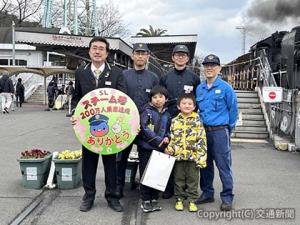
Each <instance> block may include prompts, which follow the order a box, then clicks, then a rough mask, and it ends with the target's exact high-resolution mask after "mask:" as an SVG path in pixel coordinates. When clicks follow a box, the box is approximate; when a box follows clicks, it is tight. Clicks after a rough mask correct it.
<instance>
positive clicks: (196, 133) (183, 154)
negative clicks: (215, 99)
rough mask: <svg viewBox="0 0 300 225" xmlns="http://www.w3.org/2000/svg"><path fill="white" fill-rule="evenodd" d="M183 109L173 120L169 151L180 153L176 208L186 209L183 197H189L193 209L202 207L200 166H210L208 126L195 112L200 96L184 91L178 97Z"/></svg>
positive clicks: (177, 162) (176, 173)
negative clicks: (199, 205) (205, 127)
mask: <svg viewBox="0 0 300 225" xmlns="http://www.w3.org/2000/svg"><path fill="white" fill-rule="evenodd" d="M177 107H178V109H179V110H180V113H179V114H178V116H176V117H175V118H174V119H173V120H172V123H171V128H170V133H171V140H170V143H169V145H168V147H167V148H166V149H165V153H167V154H169V155H173V156H175V157H176V163H175V166H174V177H175V197H176V204H175V209H176V210H177V211H182V210H183V209H184V206H183V199H184V198H187V200H188V201H189V211H190V212H196V211H197V210H198V208H197V206H196V205H195V203H194V201H195V200H196V199H197V198H198V186H199V168H204V167H206V158H207V145H206V134H205V130H204V127H203V125H202V123H201V121H200V117H199V115H198V113H196V112H194V110H195V108H196V100H195V97H194V95H193V94H183V95H181V96H180V97H179V98H178V101H177Z"/></svg>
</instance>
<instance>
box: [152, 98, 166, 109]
mask: <svg viewBox="0 0 300 225" xmlns="http://www.w3.org/2000/svg"><path fill="white" fill-rule="evenodd" d="M166 100H167V99H166V96H164V95H163V94H156V95H153V96H152V98H151V103H152V104H153V105H154V106H155V107H156V108H159V109H162V108H163V107H164V105H165V103H166Z"/></svg>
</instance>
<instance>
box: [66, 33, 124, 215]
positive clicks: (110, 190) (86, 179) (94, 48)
mask: <svg viewBox="0 0 300 225" xmlns="http://www.w3.org/2000/svg"><path fill="white" fill-rule="evenodd" d="M108 52H109V43H108V42H107V40H106V39H104V38H101V37H94V38H93V39H92V40H91V41H90V44H89V56H90V58H91V61H92V62H91V63H89V64H87V65H86V66H83V67H80V68H78V69H77V70H76V72H75V91H74V95H73V98H72V104H71V105H72V109H74V108H75V107H76V105H77V104H78V102H79V101H80V99H81V98H82V97H83V96H84V95H85V94H87V93H88V92H90V91H92V90H94V89H97V88H115V89H118V90H120V91H122V92H125V93H126V86H125V82H124V78H123V76H122V71H121V70H120V69H119V68H117V67H115V66H110V65H109V64H108V63H107V62H106V59H107V57H108ZM71 121H72V124H73V125H74V123H75V120H74V118H73V117H72V118H71ZM98 159H99V155H98V154H96V153H93V152H92V151H89V150H88V149H86V148H85V147H84V146H82V181H83V188H84V191H85V194H84V196H83V199H82V203H81V205H80V211H83V212H86V211H89V210H90V209H91V208H92V206H93V204H94V200H95V195H96V188H95V182H96V172H97V165H98ZM102 162H103V166H104V176H105V198H106V200H107V203H108V206H109V207H110V208H112V209H113V210H115V211H117V212H122V211H123V207H122V205H121V204H120V201H119V196H118V195H117V194H116V174H117V171H116V154H111V155H102Z"/></svg>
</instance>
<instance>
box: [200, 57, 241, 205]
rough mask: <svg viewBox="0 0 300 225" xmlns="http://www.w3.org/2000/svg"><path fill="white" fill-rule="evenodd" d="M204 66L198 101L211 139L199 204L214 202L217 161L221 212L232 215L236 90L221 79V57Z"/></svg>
mask: <svg viewBox="0 0 300 225" xmlns="http://www.w3.org/2000/svg"><path fill="white" fill-rule="evenodd" d="M202 64H203V66H204V74H205V77H206V81H204V82H202V83H201V84H200V85H199V86H198V87H197V89H196V98H197V103H198V108H199V112H200V117H201V120H202V122H203V124H204V127H205V130H206V136H207V167H206V168H204V169H200V173H201V178H200V188H201V190H202V195H201V196H200V198H198V199H197V200H196V201H195V203H196V204H203V203H208V202H213V201H214V188H213V179H214V164H213V160H214V161H215V163H216V166H217V168H218V170H219V174H220V178H221V181H222V185H223V190H222V192H221V194H220V195H221V200H222V204H221V210H223V211H230V210H231V209H232V201H233V196H234V195H233V193H232V189H233V178H232V170H231V146H230V134H231V131H232V130H233V128H234V126H235V123H236V120H237V115H238V107H237V98H236V94H235V92H234V90H233V89H232V87H231V86H230V85H229V84H228V83H227V82H225V81H223V80H222V79H221V78H220V77H219V76H218V75H219V73H220V71H221V66H220V59H219V57H217V56H216V55H212V54H211V55H208V56H206V57H205V58H204V61H203V63H202Z"/></svg>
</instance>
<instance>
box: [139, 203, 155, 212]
mask: <svg viewBox="0 0 300 225" xmlns="http://www.w3.org/2000/svg"><path fill="white" fill-rule="evenodd" d="M141 208H142V209H143V212H152V211H153V208H152V204H151V202H150V201H143V202H142V204H141Z"/></svg>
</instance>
